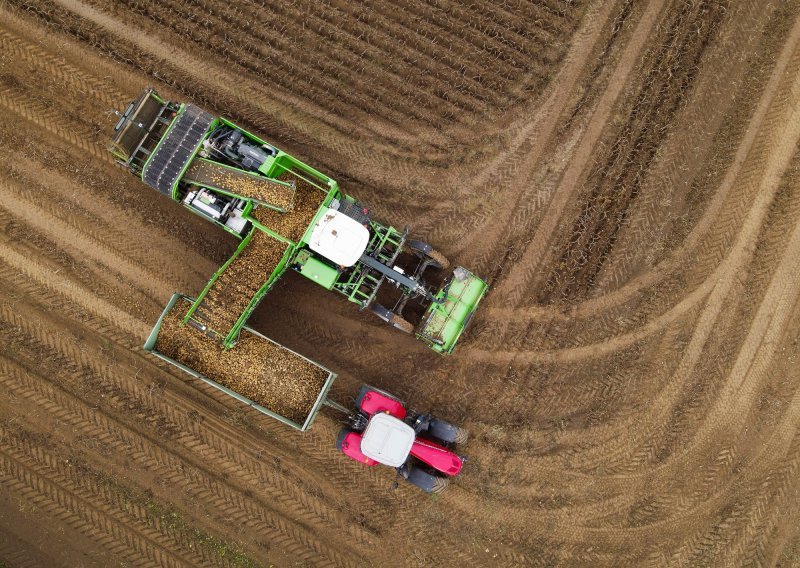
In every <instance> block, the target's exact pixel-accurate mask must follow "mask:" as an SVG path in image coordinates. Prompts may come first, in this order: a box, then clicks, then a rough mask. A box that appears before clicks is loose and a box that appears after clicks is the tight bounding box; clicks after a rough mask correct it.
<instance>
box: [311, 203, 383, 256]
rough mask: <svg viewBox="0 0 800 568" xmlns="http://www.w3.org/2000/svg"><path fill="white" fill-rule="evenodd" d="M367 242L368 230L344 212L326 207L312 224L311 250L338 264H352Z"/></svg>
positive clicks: (362, 251) (362, 252) (364, 248)
mask: <svg viewBox="0 0 800 568" xmlns="http://www.w3.org/2000/svg"><path fill="white" fill-rule="evenodd" d="M368 244H369V230H368V229H367V228H366V227H365V226H364V225H362V224H361V223H359V222H358V221H356V220H355V219H353V218H352V217H348V216H347V215H345V214H344V213H341V212H339V211H334V210H333V209H328V210H327V211H326V212H325V213H323V215H322V216H321V217H320V218H319V220H318V221H317V222H316V224H315V225H314V229H313V231H311V239H310V241H309V243H308V245H309V246H310V247H311V250H313V251H314V252H318V253H319V254H321V255H322V256H324V257H325V258H327V259H329V260H332V261H333V262H335V263H336V264H338V265H339V266H353V265H354V264H355V263H356V262H358V259H359V258H361V255H362V254H364V251H365V250H366V248H367V245H368Z"/></svg>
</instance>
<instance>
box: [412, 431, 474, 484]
mask: <svg viewBox="0 0 800 568" xmlns="http://www.w3.org/2000/svg"><path fill="white" fill-rule="evenodd" d="M411 455H412V456H414V457H415V458H417V459H418V460H420V461H421V462H423V463H426V464H428V465H429V466H431V467H432V468H434V469H435V470H437V471H440V472H442V473H444V474H445V475H450V476H455V475H458V474H459V473H460V472H461V467H462V466H463V465H464V460H462V459H461V456H459V455H458V454H455V453H453V452H451V451H450V450H448V449H447V448H445V447H443V446H440V445H439V444H436V443H434V442H431V441H430V440H424V439H422V438H417V439H416V440H414V445H413V446H411Z"/></svg>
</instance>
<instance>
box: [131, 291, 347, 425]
mask: <svg viewBox="0 0 800 568" xmlns="http://www.w3.org/2000/svg"><path fill="white" fill-rule="evenodd" d="M178 300H188V301H189V302H193V301H194V300H192V298H189V297H187V296H184V295H182V294H178V293H175V294H173V295H172V298H170V301H169V302H168V303H167V307H165V308H164V311H163V312H161V317H159V318H158V321H157V322H156V325H155V326H154V327H153V330H152V331H151V332H150V335H149V337H148V338H147V342H146V343H145V344H144V349H145V351H147V352H148V353H152V354H153V355H155V356H156V357H158V358H159V359H162V360H164V361H166V362H167V363H170V364H171V365H174V366H175V367H178V368H179V369H181V370H182V371H184V372H186V373H188V374H190V375H192V376H193V377H196V378H198V379H200V380H201V381H203V382H204V383H206V384H208V385H210V386H212V387H214V388H216V389H218V390H220V391H222V392H224V393H225V394H227V395H228V396H231V397H233V398H235V399H236V400H238V401H239V402H242V403H244V404H246V405H248V406H252V407H253V408H255V409H256V410H258V411H259V412H261V413H263V414H266V415H267V416H270V417H271V418H274V419H275V420H279V421H280V422H283V423H284V424H286V425H287V426H291V427H292V428H295V429H297V430H300V431H301V432H305V431H306V430H308V429H309V428H310V427H311V425H312V424H313V423H314V419H315V418H316V416H317V414H318V413H319V411H320V409H321V408H322V406H323V405H324V404H325V401H326V400H327V399H326V397H327V395H328V392H329V391H330V389H331V386H333V382H334V381H335V380H336V373H334V372H333V371H331V370H330V369H328V368H326V367H324V366H322V365H320V364H319V363H317V362H316V361H313V360H312V359H309V358H308V357H305V356H304V355H301V354H300V353H297V352H296V351H292V350H291V349H289V348H287V347H284V346H283V345H281V344H280V343H278V342H276V341H273V340H272V339H270V338H269V337H266V336H265V335H262V334H261V333H259V332H257V331H256V330H254V329H252V328H250V327H247V326H245V327H244V330H245V331H246V332H247V333H252V334H253V335H256V336H258V337H260V338H262V339H264V340H266V341H269V342H270V343H273V344H274V345H277V346H278V347H280V348H281V349H284V350H286V351H289V352H290V353H293V354H294V355H297V356H298V357H301V358H302V359H305V360H306V361H308V362H309V363H311V364H313V365H315V366H317V367H319V368H320V369H323V370H324V371H327V372H328V378H327V379H326V380H325V383H324V384H323V385H322V389H321V390H320V392H319V394H318V395H317V398H316V401H315V402H314V404H313V405H312V407H311V410H310V411H309V413H308V416H306V419H305V421H304V422H303V424H298V423H297V422H295V421H293V420H290V419H289V418H286V417H285V416H281V415H280V414H278V413H277V412H273V411H271V410H270V409H268V408H265V407H263V406H261V405H260V404H257V403H255V402H253V401H252V400H250V399H249V398H247V397H244V396H242V395H240V394H239V393H237V392H236V391H232V390H231V389H229V388H227V387H225V386H223V385H221V384H219V383H218V382H216V381H214V380H212V379H209V378H208V377H206V376H205V375H202V374H200V373H198V372H197V371H195V370H194V369H192V368H190V367H187V366H186V365H184V364H182V363H179V362H178V361H175V360H174V359H171V358H170V357H167V356H166V355H164V354H163V353H159V352H158V351H156V348H155V346H156V341H157V340H158V332H159V330H160V329H161V324H162V323H163V321H164V318H165V317H166V315H167V313H169V311H170V310H171V309H172V308H173V307H174V306H175V303H176V302H177V301H178Z"/></svg>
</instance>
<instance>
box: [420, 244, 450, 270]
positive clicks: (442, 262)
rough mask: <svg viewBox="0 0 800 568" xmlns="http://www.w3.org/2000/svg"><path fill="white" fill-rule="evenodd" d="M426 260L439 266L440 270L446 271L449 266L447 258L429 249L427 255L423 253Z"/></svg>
mask: <svg viewBox="0 0 800 568" xmlns="http://www.w3.org/2000/svg"><path fill="white" fill-rule="evenodd" d="M425 254H426V256H427V257H428V258H430V259H431V260H432V261H433V262H435V263H436V264H438V265H439V267H440V268H441V269H442V270H446V269H447V267H448V266H450V261H449V260H447V257H446V256H445V255H443V254H442V253H440V252H439V251H438V250H436V249H431V250H429V251H428V252H427V253H425Z"/></svg>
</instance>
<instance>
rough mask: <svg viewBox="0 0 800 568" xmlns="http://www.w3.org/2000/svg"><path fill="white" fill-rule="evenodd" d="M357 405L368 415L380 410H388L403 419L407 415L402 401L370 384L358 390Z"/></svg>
mask: <svg viewBox="0 0 800 568" xmlns="http://www.w3.org/2000/svg"><path fill="white" fill-rule="evenodd" d="M356 407H357V408H358V409H359V410H361V411H362V412H364V413H365V414H366V415H367V416H372V415H373V414H376V413H378V412H388V413H389V414H391V415H392V416H394V417H395V418H397V419H399V420H403V419H404V418H405V417H406V409H405V407H404V406H403V403H402V402H400V401H399V400H397V399H396V398H394V397H393V396H391V395H390V394H389V393H385V392H383V391H381V390H379V389H376V388H375V387H371V386H369V385H363V386H362V387H361V389H360V390H359V391H358V396H357V397H356Z"/></svg>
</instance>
